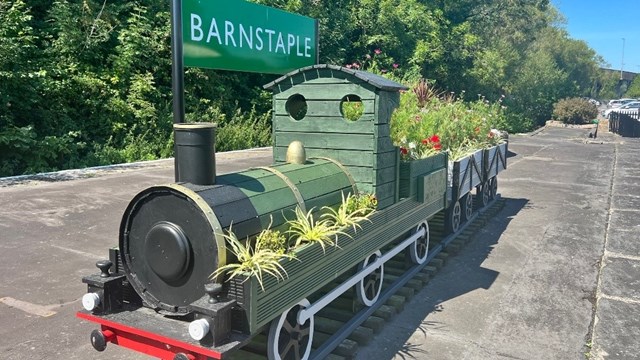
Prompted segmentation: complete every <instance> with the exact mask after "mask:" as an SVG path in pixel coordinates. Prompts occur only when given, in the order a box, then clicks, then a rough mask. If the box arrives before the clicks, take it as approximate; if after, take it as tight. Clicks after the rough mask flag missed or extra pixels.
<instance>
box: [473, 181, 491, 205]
mask: <svg viewBox="0 0 640 360" xmlns="http://www.w3.org/2000/svg"><path fill="white" fill-rule="evenodd" d="M489 192H490V189H489V182H488V181H485V182H483V183H482V185H480V186H477V187H476V202H477V205H478V207H479V208H483V207H485V206H487V204H488V203H489Z"/></svg>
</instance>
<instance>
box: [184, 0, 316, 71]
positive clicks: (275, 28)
mask: <svg viewBox="0 0 640 360" xmlns="http://www.w3.org/2000/svg"><path fill="white" fill-rule="evenodd" d="M182 38H183V56H184V65H185V66H191V67H200V68H210V69H222V70H236V71H249V72H260V73H271V74H285V73H287V72H289V71H292V70H294V69H298V68H301V67H304V66H309V65H314V64H316V63H317V59H318V27H317V21H316V20H314V19H312V18H309V17H306V16H301V15H297V14H292V13H289V12H286V11H282V10H278V9H274V8H271V7H268V6H264V5H259V4H254V3H250V2H246V1H242V0H183V1H182Z"/></svg>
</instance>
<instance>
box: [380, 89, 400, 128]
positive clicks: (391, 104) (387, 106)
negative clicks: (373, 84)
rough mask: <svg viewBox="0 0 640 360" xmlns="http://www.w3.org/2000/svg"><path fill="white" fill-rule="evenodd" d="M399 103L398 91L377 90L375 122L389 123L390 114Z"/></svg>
mask: <svg viewBox="0 0 640 360" xmlns="http://www.w3.org/2000/svg"><path fill="white" fill-rule="evenodd" d="M398 105H400V93H398V92H389V91H379V92H378V93H376V109H375V113H376V115H377V116H376V123H379V124H389V123H390V121H391V114H392V113H393V111H394V110H395V109H396V108H397V107H398Z"/></svg>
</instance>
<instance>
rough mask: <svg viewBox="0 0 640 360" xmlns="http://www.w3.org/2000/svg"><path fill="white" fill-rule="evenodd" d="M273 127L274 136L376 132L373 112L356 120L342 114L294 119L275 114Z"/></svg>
mask: <svg viewBox="0 0 640 360" xmlns="http://www.w3.org/2000/svg"><path fill="white" fill-rule="evenodd" d="M273 128H274V131H275V135H276V137H277V136H278V135H279V134H280V133H284V132H308V133H342V134H376V129H375V126H374V124H373V114H368V115H367V114H365V115H363V116H362V117H361V118H360V119H358V120H357V121H350V120H346V119H345V118H343V117H342V116H315V117H309V116H307V117H305V118H304V119H302V120H294V119H293V118H291V117H290V116H289V115H275V116H274V123H273ZM382 131H384V130H382ZM386 136H388V134H387V135H386Z"/></svg>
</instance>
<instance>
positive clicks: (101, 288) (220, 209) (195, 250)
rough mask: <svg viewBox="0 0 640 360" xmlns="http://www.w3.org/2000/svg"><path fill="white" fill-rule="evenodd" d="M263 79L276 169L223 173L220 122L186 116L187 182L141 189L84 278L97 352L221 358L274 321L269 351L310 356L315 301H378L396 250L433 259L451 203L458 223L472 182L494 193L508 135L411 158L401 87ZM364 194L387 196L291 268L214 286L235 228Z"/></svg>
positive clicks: (182, 131) (261, 225) (303, 73)
mask: <svg viewBox="0 0 640 360" xmlns="http://www.w3.org/2000/svg"><path fill="white" fill-rule="evenodd" d="M265 87H266V88H268V89H271V90H272V91H273V93H274V96H273V140H274V146H273V157H274V164H273V165H272V166H269V167H261V168H254V169H249V170H246V171H242V172H238V173H231V174H224V175H219V176H216V174H215V161H214V157H213V150H212V149H213V147H214V146H213V138H214V135H213V132H214V127H213V126H212V125H207V124H180V125H176V129H175V130H176V132H175V135H176V144H177V145H178V147H179V148H180V151H179V152H178V154H179V155H178V158H177V160H176V164H177V165H176V166H177V174H178V177H177V178H178V181H177V182H176V183H174V184H168V185H163V186H155V187H151V188H149V189H146V190H144V191H142V192H141V193H140V194H138V195H137V196H136V197H134V199H133V200H132V201H131V203H130V204H129V207H128V208H127V210H126V211H125V214H124V216H123V220H122V224H121V229H120V243H119V247H118V249H112V250H111V257H110V258H111V260H110V261H102V262H99V263H98V264H97V266H98V267H99V268H100V269H101V273H100V274H95V275H90V276H87V277H85V278H84V279H83V281H84V282H85V283H87V284H88V293H87V294H85V296H84V297H83V305H84V307H85V309H86V310H85V311H81V312H79V313H78V316H79V317H81V318H84V319H87V320H89V321H93V322H96V323H98V324H100V325H101V329H100V330H95V331H94V332H93V333H92V337H91V338H92V344H93V345H94V347H95V348H96V349H98V350H104V348H105V347H106V344H107V343H108V342H113V343H117V344H119V345H122V346H125V347H129V348H132V349H134V350H138V351H141V352H145V353H147V354H150V355H154V356H158V357H160V358H169V359H173V358H175V359H206V358H216V359H221V358H225V357H227V355H229V354H231V353H232V352H233V351H234V350H235V349H238V348H240V347H242V346H243V345H245V344H246V343H247V342H248V341H249V340H250V339H251V338H252V337H254V336H255V335H257V334H260V333H263V332H265V331H266V332H267V333H268V340H267V348H268V350H267V355H268V357H269V359H289V358H292V359H308V358H309V357H310V356H312V354H311V347H312V343H313V335H314V326H313V325H314V315H315V314H317V312H318V311H320V310H321V309H322V308H323V307H325V306H326V305H327V304H329V303H330V302H331V301H333V300H334V299H336V298H338V297H339V296H340V295H342V294H344V293H346V292H348V291H352V292H353V291H355V293H356V294H357V299H358V301H359V302H360V303H361V306H363V307H371V306H375V304H376V302H377V301H378V297H379V296H380V293H381V289H382V278H383V277H384V263H385V262H386V261H387V260H389V259H390V258H391V257H393V256H395V255H397V254H399V253H401V252H406V254H407V257H406V258H407V261H409V262H412V263H414V264H417V265H420V264H424V263H425V262H426V261H427V259H428V255H429V221H430V219H432V218H433V217H434V216H435V215H436V214H438V213H441V212H444V214H446V217H447V223H448V224H450V226H449V227H450V229H451V230H452V231H456V230H457V229H458V227H459V225H460V223H461V222H462V221H464V220H465V219H468V218H469V217H470V216H471V212H472V211H473V208H472V203H471V202H470V200H469V199H472V195H471V190H472V189H474V188H476V190H477V195H476V197H475V198H476V199H477V200H478V201H479V205H486V203H487V202H488V201H489V200H490V199H491V198H492V197H494V196H495V195H496V192H497V180H496V176H497V174H498V172H500V171H502V170H503V169H504V168H506V144H501V145H499V146H497V147H494V148H492V149H488V150H480V151H479V153H478V154H474V155H471V156H470V157H468V158H465V159H462V160H460V161H457V162H454V163H451V165H449V162H448V160H447V155H446V153H439V154H437V155H435V156H432V157H429V158H426V159H421V160H415V161H410V162H403V161H401V160H400V153H399V149H398V148H397V147H396V146H394V145H393V143H392V141H391V138H390V128H389V126H390V119H391V114H392V112H393V110H394V109H395V108H396V107H397V106H398V102H399V92H400V91H404V90H406V87H404V86H403V85H401V84H398V83H395V82H393V81H390V80H388V79H386V78H384V77H381V76H378V75H375V74H371V73H367V72H364V71H358V70H352V69H347V68H343V67H339V66H332V65H315V66H310V67H305V68H302V69H299V70H296V71H294V72H291V73H289V74H287V75H285V76H283V77H281V78H279V79H277V80H275V81H274V82H272V83H270V84H267V85H266V86H265ZM354 102H355V103H357V104H358V107H359V109H360V111H359V113H358V114H357V117H356V118H354V117H353V116H349V117H347V116H346V114H345V111H346V110H345V109H346V107H345V106H344V104H345V103H354ZM183 148H184V149H183ZM363 192H364V193H368V194H373V195H374V196H375V198H376V199H377V209H376V210H375V212H374V213H373V214H372V215H371V217H370V218H369V221H366V222H363V223H361V224H360V225H361V228H359V229H357V231H356V229H352V228H347V229H344V231H343V232H342V233H340V234H338V235H337V238H336V242H337V244H338V246H330V247H326V248H325V247H323V246H321V245H320V244H317V243H312V244H306V245H304V246H301V247H299V248H296V249H295V250H294V252H295V257H296V260H294V261H292V260H287V259H283V260H282V262H281V266H282V268H283V269H284V270H285V271H286V274H287V276H286V277H284V278H282V279H279V278H277V277H274V276H266V277H265V278H264V279H262V281H261V282H260V283H259V282H258V279H256V278H255V277H250V276H249V277H236V278H233V279H232V280H231V281H221V282H220V283H216V282H212V280H211V274H212V273H214V272H215V271H216V269H217V268H218V267H221V266H224V265H225V264H227V263H228V262H232V261H234V257H233V255H232V254H230V253H229V252H228V249H227V248H228V244H227V238H226V237H225V236H224V234H225V232H228V231H230V230H231V228H233V232H234V233H235V234H236V235H237V237H238V238H240V239H252V238H254V237H255V236H256V235H257V234H259V233H260V232H261V231H262V230H263V229H265V228H268V227H273V228H286V226H287V214H291V213H293V210H294V209H296V208H299V209H301V210H302V211H303V212H307V211H310V210H312V209H320V208H322V207H324V206H329V207H336V206H338V205H339V204H340V203H341V201H342V198H343V197H344V196H345V194H349V193H351V194H357V193H363ZM461 203H462V205H461ZM461 209H464V211H462V210H461ZM338 279H339V280H340V282H339V283H335V282H336V281H337V280H338ZM218 280H222V279H218Z"/></svg>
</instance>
